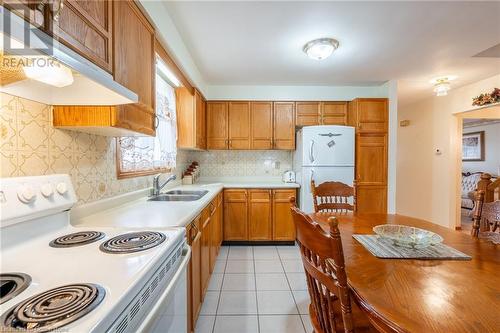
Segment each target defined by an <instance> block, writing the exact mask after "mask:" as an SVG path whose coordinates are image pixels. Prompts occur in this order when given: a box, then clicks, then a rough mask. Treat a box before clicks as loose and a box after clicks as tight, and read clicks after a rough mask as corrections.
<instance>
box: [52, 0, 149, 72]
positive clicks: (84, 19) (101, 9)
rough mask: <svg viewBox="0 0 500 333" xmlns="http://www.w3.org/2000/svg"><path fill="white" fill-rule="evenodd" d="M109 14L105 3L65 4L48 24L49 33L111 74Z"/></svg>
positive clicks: (80, 0) (85, 0) (70, 1)
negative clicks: (57, 17)
mask: <svg viewBox="0 0 500 333" xmlns="http://www.w3.org/2000/svg"><path fill="white" fill-rule="evenodd" d="M60 1H62V0H60ZM112 14H113V10H112V2H111V1H109V0H100V1H88V0H66V1H64V6H63V7H62V9H61V11H60V14H59V19H58V20H57V21H56V20H51V22H52V24H53V28H52V32H53V34H54V36H55V37H57V38H59V41H61V42H63V43H64V44H65V45H66V46H68V47H70V48H72V49H73V50H75V51H76V52H78V53H79V54H80V55H82V56H84V57H85V58H87V59H89V60H90V61H91V62H93V63H94V64H96V65H97V66H99V67H101V68H103V69H105V70H106V71H108V72H110V73H111V72H112V70H113V57H112V46H113V43H112ZM147 35H148V34H147V33H146V34H145V36H147ZM130 37H131V36H130ZM130 37H129V38H130ZM145 38H147V37H145ZM134 43H137V41H134ZM129 52H130V51H129ZM134 52H135V51H134ZM149 56H150V55H149Z"/></svg>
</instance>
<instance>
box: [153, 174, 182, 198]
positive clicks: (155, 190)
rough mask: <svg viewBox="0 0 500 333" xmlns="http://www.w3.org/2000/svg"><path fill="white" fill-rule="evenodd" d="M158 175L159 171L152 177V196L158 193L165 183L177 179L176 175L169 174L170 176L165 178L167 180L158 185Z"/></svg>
mask: <svg viewBox="0 0 500 333" xmlns="http://www.w3.org/2000/svg"><path fill="white" fill-rule="evenodd" d="M160 176H161V173H159V174H157V175H156V176H154V178H153V191H152V192H151V194H152V196H157V195H160V191H161V189H162V188H164V187H165V185H167V184H168V183H170V182H171V181H172V180H175V179H177V176H176V175H171V176H170V177H168V178H167V180H165V182H164V183H163V184H161V185H160Z"/></svg>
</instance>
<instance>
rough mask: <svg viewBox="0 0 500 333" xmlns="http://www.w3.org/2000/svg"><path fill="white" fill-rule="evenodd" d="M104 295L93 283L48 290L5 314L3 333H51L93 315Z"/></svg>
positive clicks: (0, 322) (1, 321) (1, 323)
mask: <svg viewBox="0 0 500 333" xmlns="http://www.w3.org/2000/svg"><path fill="white" fill-rule="evenodd" d="M105 294H106V292H105V291H104V289H103V288H102V287H100V286H98V285H95V284H91V283H81V284H70V285H66V286H62V287H58V288H54V289H50V290H47V291H45V292H42V293H40V294H37V295H34V296H32V297H30V298H28V299H26V300H24V301H23V302H21V303H19V304H18V305H15V306H14V307H12V308H11V309H10V310H8V311H7V312H6V313H4V314H3V315H2V317H0V331H2V332H3V331H6V332H10V331H12V329H19V330H25V331H27V332H30V331H33V332H48V331H51V330H54V329H56V328H60V327H63V326H65V325H67V324H69V323H71V322H73V321H75V320H77V319H79V318H81V317H83V316H85V315H86V314H87V313H89V312H90V311H92V310H93V309H94V308H95V307H96V306H97V305H99V303H101V301H102V300H103V299H104V296H105Z"/></svg>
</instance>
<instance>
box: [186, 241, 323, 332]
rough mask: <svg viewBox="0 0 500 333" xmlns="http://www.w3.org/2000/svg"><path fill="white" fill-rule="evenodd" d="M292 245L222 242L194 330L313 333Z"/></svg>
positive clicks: (305, 295) (304, 286)
mask: <svg viewBox="0 0 500 333" xmlns="http://www.w3.org/2000/svg"><path fill="white" fill-rule="evenodd" d="M308 306H309V294H308V292H307V285H306V281H305V275H304V268H303V266H302V262H301V261H300V254H299V251H298V248H297V247H295V246H223V247H222V248H221V251H220V254H219V257H218V258H217V263H216V265H215V269H214V272H213V274H212V277H211V279H210V284H209V286H208V291H207V294H206V296H205V300H204V302H203V306H202V309H201V314H200V317H199V318H198V322H197V324H196V330H195V331H196V333H247V332H248V333H305V332H312V330H313V329H312V326H311V323H310V321H309V314H308V311H307V307H308Z"/></svg>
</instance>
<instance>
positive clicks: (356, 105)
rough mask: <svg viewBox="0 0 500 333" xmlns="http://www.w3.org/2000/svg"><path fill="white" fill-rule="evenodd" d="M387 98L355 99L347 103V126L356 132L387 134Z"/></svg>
mask: <svg viewBox="0 0 500 333" xmlns="http://www.w3.org/2000/svg"><path fill="white" fill-rule="evenodd" d="M388 118H389V114H388V100H387V98H356V99H355V100H353V101H352V102H349V124H350V125H351V126H355V127H356V129H357V130H358V132H384V133H385V132H387V125H388Z"/></svg>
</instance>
